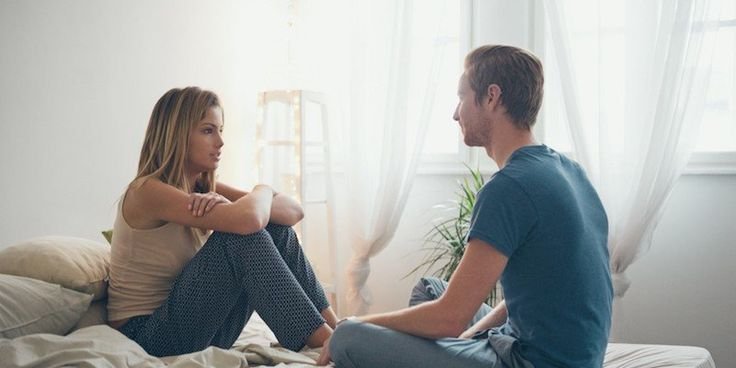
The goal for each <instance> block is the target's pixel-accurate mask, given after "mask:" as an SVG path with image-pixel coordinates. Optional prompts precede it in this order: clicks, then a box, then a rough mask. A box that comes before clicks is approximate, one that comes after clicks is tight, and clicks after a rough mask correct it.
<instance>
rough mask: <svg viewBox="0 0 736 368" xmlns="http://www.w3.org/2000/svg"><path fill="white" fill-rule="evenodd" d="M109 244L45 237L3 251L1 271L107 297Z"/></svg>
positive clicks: (0, 261)
mask: <svg viewBox="0 0 736 368" xmlns="http://www.w3.org/2000/svg"><path fill="white" fill-rule="evenodd" d="M109 270H110V246H109V245H107V244H104V243H99V242H96V241H92V240H88V239H81V238H73V237H68V236H45V237H40V238H35V239H30V240H27V241H24V242H21V243H19V244H15V245H12V246H10V247H7V248H5V249H3V250H1V251H0V273H4V274H8V275H16V276H23V277H30V278H34V279H38V280H43V281H46V282H50V283H52V284H59V285H61V286H63V287H65V288H67V289H72V290H76V291H81V292H83V293H86V294H93V295H94V300H99V299H102V298H104V297H105V296H107V279H108V272H109Z"/></svg>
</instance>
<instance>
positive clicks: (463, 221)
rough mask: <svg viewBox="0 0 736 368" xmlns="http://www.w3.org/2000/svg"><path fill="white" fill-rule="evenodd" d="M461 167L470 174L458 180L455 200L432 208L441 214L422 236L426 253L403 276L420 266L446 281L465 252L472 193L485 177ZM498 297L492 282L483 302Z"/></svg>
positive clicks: (494, 299) (474, 195)
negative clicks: (486, 297)
mask: <svg viewBox="0 0 736 368" xmlns="http://www.w3.org/2000/svg"><path fill="white" fill-rule="evenodd" d="M465 167H467V168H468V171H469V172H470V176H469V177H465V178H463V179H462V180H458V186H459V189H458V191H457V192H456V195H457V197H456V199H454V200H451V201H449V203H443V204H438V205H436V206H434V207H433V208H434V209H436V210H439V212H440V213H441V214H442V215H441V216H440V217H439V218H437V219H435V220H433V221H432V222H433V225H432V228H431V229H430V230H429V231H428V232H427V233H426V234H425V235H424V245H423V248H422V251H424V252H426V253H427V254H426V255H425V256H424V258H423V259H422V262H421V263H420V264H419V265H418V266H417V267H415V268H414V269H412V270H411V271H410V272H409V274H407V276H408V275H411V274H413V273H416V272H417V271H419V270H421V269H424V273H423V274H425V275H426V274H427V272H429V271H430V270H434V271H433V272H432V275H433V276H436V277H439V278H441V279H443V280H445V281H449V280H450V276H452V274H453V272H455V269H456V268H457V266H458V264H459V263H460V259H462V257H463V254H464V253H465V241H466V239H467V236H468V229H469V228H470V217H471V215H472V213H473V206H475V201H476V196H477V194H478V191H479V190H480V189H481V188H482V187H483V184H485V179H483V176H482V175H481V173H480V170H479V169H472V168H471V167H470V166H468V165H465ZM448 213H450V214H451V215H450V216H449V217H448V216H447V214H448ZM502 298H503V297H502V291H501V286H500V285H499V284H496V287H494V288H493V289H492V290H491V294H490V295H488V299H487V300H486V302H487V303H488V305H490V306H491V307H493V306H495V305H496V304H497V303H498V302H500V301H501V300H502Z"/></svg>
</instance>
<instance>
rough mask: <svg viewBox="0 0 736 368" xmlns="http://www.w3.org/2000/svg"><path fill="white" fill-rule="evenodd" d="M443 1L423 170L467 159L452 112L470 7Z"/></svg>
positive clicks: (467, 35)
mask: <svg viewBox="0 0 736 368" xmlns="http://www.w3.org/2000/svg"><path fill="white" fill-rule="evenodd" d="M444 5H445V7H444V10H443V11H444V13H445V15H444V16H443V17H442V19H443V21H442V22H441V23H442V24H441V25H440V30H439V34H438V36H437V38H436V39H435V40H434V43H433V44H434V47H435V48H436V50H438V51H439V53H440V55H439V60H438V61H439V67H438V69H437V70H438V72H439V73H440V75H439V76H438V81H437V84H436V86H435V87H434V88H435V92H434V93H435V95H434V104H433V106H432V108H431V111H430V113H429V119H430V121H429V126H428V127H427V133H426V136H425V141H424V148H423V155H422V162H423V165H422V166H423V167H422V169H423V171H437V169H438V168H439V167H440V166H443V164H444V165H447V166H450V165H451V166H452V167H453V168H455V167H457V168H459V169H462V165H460V164H459V162H465V161H467V160H468V149H467V148H466V147H465V146H464V145H463V144H462V139H461V135H460V128H459V126H458V125H457V123H456V122H455V121H453V120H452V115H453V113H454V111H455V107H456V106H457V101H458V100H457V82H458V78H459V77H460V74H461V73H462V63H463V57H464V55H465V54H466V53H467V51H468V49H469V43H470V42H469V41H470V34H469V33H470V32H469V31H467V32H466V31H465V30H466V29H469V27H468V24H469V20H470V18H471V17H470V12H471V8H470V7H469V6H467V4H466V2H462V1H449V2H445V4H444ZM415 6H418V7H424V4H423V3H422V2H415ZM415 19H416V18H415ZM427 26H431V25H427ZM434 26H435V27H436V26H437V25H434ZM428 52H432V50H428ZM425 59H429V56H427V57H426V58H425ZM440 170H441V171H447V170H443V169H440Z"/></svg>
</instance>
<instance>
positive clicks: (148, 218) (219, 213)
mask: <svg viewBox="0 0 736 368" xmlns="http://www.w3.org/2000/svg"><path fill="white" fill-rule="evenodd" d="M272 203H273V190H272V189H271V188H270V187H268V186H266V185H257V186H255V187H254V188H253V191H252V192H250V193H249V194H248V195H247V196H241V197H240V198H238V199H237V200H235V201H232V202H231V203H218V204H217V205H216V206H214V207H212V209H211V210H210V211H209V212H207V213H206V214H205V215H203V216H196V215H195V214H193V213H192V211H191V210H190V209H189V206H190V204H191V197H190V195H189V194H188V193H185V192H184V191H182V190H180V189H177V188H175V187H173V186H171V185H168V184H165V183H162V182H161V181H160V180H157V179H147V180H145V181H144V182H143V184H141V185H140V186H134V187H132V188H131V189H129V191H128V194H127V195H126V198H125V202H124V206H123V211H124V215H125V217H126V219H127V220H128V221H129V223H130V224H131V226H134V227H136V224H156V223H160V222H175V223H178V224H182V225H186V226H191V227H197V228H201V229H211V230H217V231H224V232H231V233H238V234H251V233H254V232H257V231H259V230H261V229H263V228H265V227H266V225H267V224H268V222H269V221H270V218H271V206H272ZM150 227H153V226H150ZM144 228H149V227H144Z"/></svg>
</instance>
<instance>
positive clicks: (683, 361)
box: [603, 343, 716, 368]
mask: <svg viewBox="0 0 736 368" xmlns="http://www.w3.org/2000/svg"><path fill="white" fill-rule="evenodd" d="M603 367H604V368H716V364H715V363H714V362H713V358H712V357H711V356H710V352H708V350H706V349H703V348H699V347H695V346H674V345H643V344H618V343H610V344H608V349H607V350H606V357H605V361H604V363H603Z"/></svg>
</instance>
